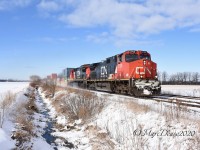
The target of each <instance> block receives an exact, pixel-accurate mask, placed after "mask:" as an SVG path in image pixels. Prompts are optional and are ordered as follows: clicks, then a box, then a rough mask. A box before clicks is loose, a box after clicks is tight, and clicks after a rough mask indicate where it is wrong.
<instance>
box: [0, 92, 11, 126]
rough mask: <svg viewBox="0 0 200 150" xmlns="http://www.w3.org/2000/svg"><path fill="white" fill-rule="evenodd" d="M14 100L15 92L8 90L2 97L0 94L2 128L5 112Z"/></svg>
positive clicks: (0, 123) (0, 124)
mask: <svg viewBox="0 0 200 150" xmlns="http://www.w3.org/2000/svg"><path fill="white" fill-rule="evenodd" d="M14 100H15V94H13V93H11V92H10V91H8V92H7V93H6V94H5V96H4V97H2V96H1V100H0V128H2V126H3V123H4V118H5V113H6V111H7V109H8V108H9V106H11V104H12V103H13V101H14Z"/></svg>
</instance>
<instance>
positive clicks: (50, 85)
mask: <svg viewBox="0 0 200 150" xmlns="http://www.w3.org/2000/svg"><path fill="white" fill-rule="evenodd" d="M56 87H57V82H56V81H54V80H48V81H46V82H45V83H44V84H43V85H42V89H43V90H44V91H46V92H47V93H46V95H47V97H50V98H52V97H54V95H55V92H56Z"/></svg>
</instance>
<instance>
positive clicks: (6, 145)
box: [0, 129, 15, 150]
mask: <svg viewBox="0 0 200 150" xmlns="http://www.w3.org/2000/svg"><path fill="white" fill-rule="evenodd" d="M0 146H1V149H4V150H6V149H12V148H14V147H15V143H14V141H13V140H11V139H10V137H9V136H8V135H7V134H6V133H5V131H4V130H3V129H0Z"/></svg>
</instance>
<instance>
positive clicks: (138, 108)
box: [125, 101, 150, 114]
mask: <svg viewBox="0 0 200 150" xmlns="http://www.w3.org/2000/svg"><path fill="white" fill-rule="evenodd" d="M125 105H126V107H127V108H128V109H129V110H131V111H133V112H134V113H137V114H141V113H147V112H148V111H150V108H149V106H147V105H141V104H138V103H137V102H133V101H129V102H125Z"/></svg>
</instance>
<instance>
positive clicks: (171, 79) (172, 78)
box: [169, 74, 177, 84]
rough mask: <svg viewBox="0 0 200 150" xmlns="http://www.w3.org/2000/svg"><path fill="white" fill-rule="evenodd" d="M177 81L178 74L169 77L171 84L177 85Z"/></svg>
mask: <svg viewBox="0 0 200 150" xmlns="http://www.w3.org/2000/svg"><path fill="white" fill-rule="evenodd" d="M176 81H177V76H176V74H172V75H170V77H169V82H170V84H176Z"/></svg>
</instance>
